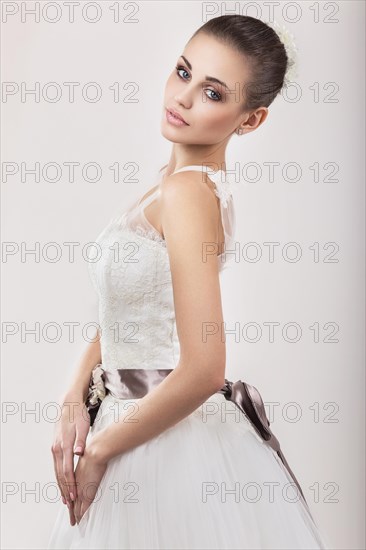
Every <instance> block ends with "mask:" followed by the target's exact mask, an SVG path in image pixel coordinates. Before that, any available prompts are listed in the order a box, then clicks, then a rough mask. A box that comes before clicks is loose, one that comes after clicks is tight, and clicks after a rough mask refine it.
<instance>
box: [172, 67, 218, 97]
mask: <svg viewBox="0 0 366 550" xmlns="http://www.w3.org/2000/svg"><path fill="white" fill-rule="evenodd" d="M175 68H176V71H177V74H178V76H179V78H182V79H183V80H187V79H186V78H185V77H182V76H181V75H180V74H179V71H183V72H185V73H187V75H188V76H189V73H188V71H186V69H185V68H184V67H180V66H179V65H177V66H176V67H175ZM207 91H208V92H211V93H212V94H214V95H215V96H216V97H212V96H208V98H209V99H211V100H212V101H221V94H219V93H218V92H215V90H211V89H208V90H207Z"/></svg>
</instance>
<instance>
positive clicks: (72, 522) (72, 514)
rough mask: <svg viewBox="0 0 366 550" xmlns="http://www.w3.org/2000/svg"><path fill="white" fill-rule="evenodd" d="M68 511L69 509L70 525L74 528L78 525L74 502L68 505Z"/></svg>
mask: <svg viewBox="0 0 366 550" xmlns="http://www.w3.org/2000/svg"><path fill="white" fill-rule="evenodd" d="M68 509H69V518H70V525H71V526H72V527H73V526H74V525H75V523H76V517H75V510H74V503H73V502H71V503H70V504H68Z"/></svg>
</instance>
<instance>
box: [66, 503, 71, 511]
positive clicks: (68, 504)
mask: <svg viewBox="0 0 366 550" xmlns="http://www.w3.org/2000/svg"><path fill="white" fill-rule="evenodd" d="M66 504H67V507H68V508H69V509H70V503H69V501H67V502H66Z"/></svg>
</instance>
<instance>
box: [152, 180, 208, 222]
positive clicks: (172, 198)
mask: <svg viewBox="0 0 366 550" xmlns="http://www.w3.org/2000/svg"><path fill="white" fill-rule="evenodd" d="M160 204H161V207H162V209H170V210H171V209H176V208H180V209H187V208H188V209H192V210H195V211H199V212H200V213H201V216H202V217H203V218H205V217H208V218H210V217H211V218H214V219H217V203H216V199H215V195H214V194H213V193H212V190H211V189H210V188H209V186H208V185H207V183H206V181H205V180H204V179H203V177H202V173H201V172H197V171H193V170H192V171H185V172H179V173H177V174H173V175H171V176H167V177H166V178H165V179H164V181H163V183H162V184H161V193H160Z"/></svg>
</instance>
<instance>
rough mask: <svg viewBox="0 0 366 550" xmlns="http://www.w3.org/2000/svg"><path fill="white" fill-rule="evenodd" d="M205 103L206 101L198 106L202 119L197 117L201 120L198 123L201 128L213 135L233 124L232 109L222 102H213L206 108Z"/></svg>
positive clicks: (222, 131)
mask: <svg viewBox="0 0 366 550" xmlns="http://www.w3.org/2000/svg"><path fill="white" fill-rule="evenodd" d="M208 101H210V100H208ZM207 105H208V104H207V103H203V104H202V105H201V106H200V110H201V114H202V119H200V117H198V119H199V120H201V124H200V125H199V126H200V127H201V129H202V130H204V131H205V132H209V133H212V134H215V135H219V134H222V133H226V132H227V131H230V130H231V128H232V126H233V124H234V118H233V113H232V109H231V108H230V107H229V106H225V105H222V104H220V105H214V104H213V105H212V107H210V108H209V109H208V108H207Z"/></svg>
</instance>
